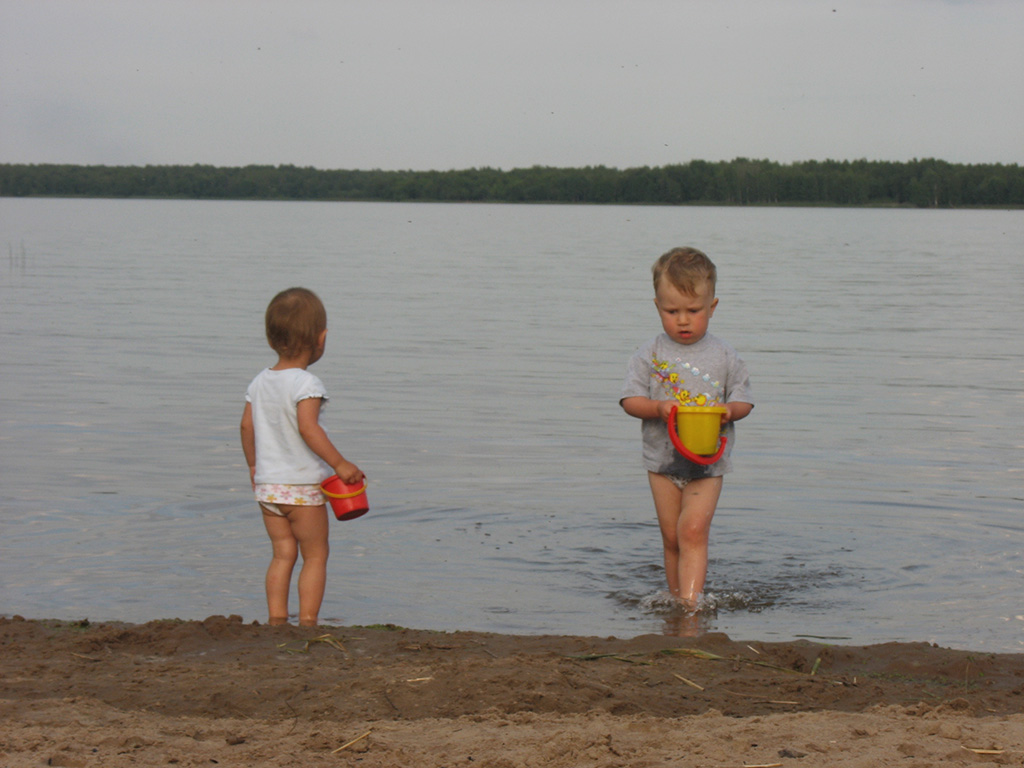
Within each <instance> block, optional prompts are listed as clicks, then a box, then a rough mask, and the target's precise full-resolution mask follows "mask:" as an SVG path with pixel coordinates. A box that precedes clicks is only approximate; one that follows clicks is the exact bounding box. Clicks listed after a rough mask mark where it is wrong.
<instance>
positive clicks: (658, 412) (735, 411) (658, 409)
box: [619, 397, 754, 424]
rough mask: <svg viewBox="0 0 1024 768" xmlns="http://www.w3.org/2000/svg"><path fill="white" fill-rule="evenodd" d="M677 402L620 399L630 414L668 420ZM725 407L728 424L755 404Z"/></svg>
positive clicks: (728, 405)
mask: <svg viewBox="0 0 1024 768" xmlns="http://www.w3.org/2000/svg"><path fill="white" fill-rule="evenodd" d="M675 404H676V403H675V401H674V400H651V399H650V398H647V397H625V398H623V399H622V400H620V401H619V405H621V406H622V410H624V411H625V412H626V413H628V414H629V415H630V416H635V417H636V418H638V419H661V420H662V421H666V422H667V421H668V419H669V416H670V415H671V414H672V406H674V405H675ZM725 409H726V413H723V414H722V423H723V424H728V423H729V422H730V421H739V420H740V419H743V418H746V417H747V416H748V415H749V414H750V412H751V411H752V410H753V409H754V406H753V405H752V404H750V403H739V402H736V403H726V404H725Z"/></svg>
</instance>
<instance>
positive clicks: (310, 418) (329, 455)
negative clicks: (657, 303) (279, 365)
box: [298, 397, 363, 483]
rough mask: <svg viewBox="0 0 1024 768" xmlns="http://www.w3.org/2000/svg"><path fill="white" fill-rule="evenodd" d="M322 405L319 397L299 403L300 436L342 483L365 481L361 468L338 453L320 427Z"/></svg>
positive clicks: (309, 398)
mask: <svg viewBox="0 0 1024 768" xmlns="http://www.w3.org/2000/svg"><path fill="white" fill-rule="evenodd" d="M320 403H321V398H319V397H307V398H306V399H305V400H300V401H299V405H298V418H299V434H300V435H302V439H303V440H305V441H306V445H308V446H309V449H310V450H311V451H313V453H315V454H316V455H317V456H319V457H320V458H321V459H323V460H324V461H326V462H327V463H328V464H330V465H331V467H332V468H333V469H334V471H335V472H337V473H338V477H340V478H341V480H342V482H345V483H357V482H359V481H360V480H362V479H363V473H362V472H361V471H360V469H359V467H357V466H356V465H355V464H353V463H352V462H351V461H349V460H347V459H346V458H345V457H344V456H342V455H341V453H339V452H338V449H337V448H335V447H334V443H332V442H331V438H329V437H328V436H327V433H326V432H324V428H323V427H321V426H320Z"/></svg>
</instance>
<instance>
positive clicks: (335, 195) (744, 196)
mask: <svg viewBox="0 0 1024 768" xmlns="http://www.w3.org/2000/svg"><path fill="white" fill-rule="evenodd" d="M0 196H4V197H30V196H53V197H108V198H110V197H112V198H128V197H145V198H188V199H204V200H205V199H230V200H383V201H433V202H442V201H443V202H506V203H618V204H628V205H633V204H663V205H685V204H693V205H837V206H916V207H920V208H959V207H995V208H1008V207H1009V208H1015V207H1024V168H1022V167H1020V166H1018V165H1016V164H1013V165H1002V164H994V165H956V164H951V163H947V162H945V161H942V160H934V159H925V160H911V161H909V162H879V161H868V160H854V161H848V160H844V161H838V160H825V161H814V160H809V161H805V162H799V163H792V164H788V165H785V164H780V163H776V162H771V161H769V160H748V159H746V158H737V159H735V160H730V161H721V162H706V161H703V160H693V161H691V162H689V163H685V164H680V165H666V166H661V167H655V168H650V167H641V168H626V169H623V170H619V169H616V168H607V167H605V166H600V165H599V166H587V167H586V168H551V167H544V166H534V167H532V168H519V169H513V170H508V171H503V170H499V169H495V168H472V169H469V170H451V171H381V170H371V171H354V170H318V169H316V168H299V167H296V166H292V165H278V166H268V165H250V166H246V167H244V168H219V167H214V166H210V165H147V166H145V167H140V166H103V165H35V164H32V165H13V164H5V165H0Z"/></svg>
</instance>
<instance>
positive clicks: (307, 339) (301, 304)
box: [266, 288, 327, 357]
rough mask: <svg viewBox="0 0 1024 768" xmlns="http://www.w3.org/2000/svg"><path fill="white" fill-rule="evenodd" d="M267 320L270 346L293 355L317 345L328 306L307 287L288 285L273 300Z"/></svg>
mask: <svg viewBox="0 0 1024 768" xmlns="http://www.w3.org/2000/svg"><path fill="white" fill-rule="evenodd" d="M266 323H267V342H268V343H269V344H270V347H271V349H273V350H274V351H275V352H277V354H279V355H282V356H284V357H294V356H296V355H300V354H302V353H303V352H311V351H313V350H315V349H316V348H317V344H318V343H319V341H320V334H321V333H323V331H324V330H325V329H326V328H327V310H326V309H324V305H323V302H321V301H320V299H319V297H317V295H316V294H315V293H313V292H312V291H311V290H309V289H308V288H288V289H287V290H284V291H281V292H280V293H279V294H277V296H275V297H274V298H273V299H271V300H270V304H269V305H268V306H267V315H266Z"/></svg>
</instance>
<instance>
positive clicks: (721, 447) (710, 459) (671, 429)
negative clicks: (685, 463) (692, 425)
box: [668, 405, 729, 467]
mask: <svg viewBox="0 0 1024 768" xmlns="http://www.w3.org/2000/svg"><path fill="white" fill-rule="evenodd" d="M678 412H679V406H678V405H673V406H672V412H671V413H670V414H669V416H668V436H669V438H670V439H671V440H672V445H674V446H675V448H676V450H677V451H679V452H680V453H681V454H683V456H685V457H686V458H687V459H689V460H690V461H692V462H693V463H694V464H703V465H704V466H705V467H706V466H708V465H709V464H714V463H715V462H716V461H718V460H719V459H720V458H722V454H723V453H725V444H726V443H727V442H728V440H729V438H727V437H726V436H725V435H721V436H720V437H719V443H718V451H717V452H716V453H715V454H714V455H713V456H701V455H700V454H699V453H694V452H693V451H691V450H690V449H689V448H687V447H686V446H685V445H683V441H682V440H680V439H679V428H678V427H677V426H676V414H677V413H678Z"/></svg>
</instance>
